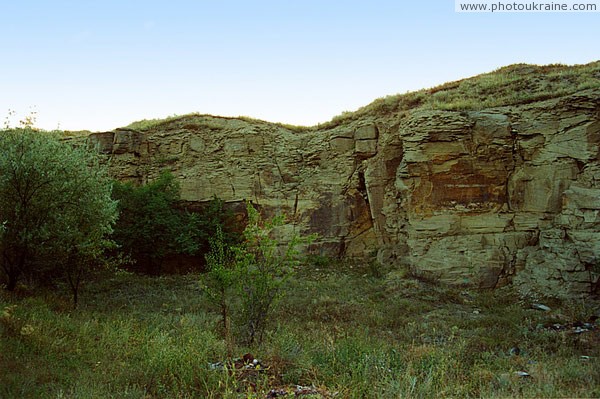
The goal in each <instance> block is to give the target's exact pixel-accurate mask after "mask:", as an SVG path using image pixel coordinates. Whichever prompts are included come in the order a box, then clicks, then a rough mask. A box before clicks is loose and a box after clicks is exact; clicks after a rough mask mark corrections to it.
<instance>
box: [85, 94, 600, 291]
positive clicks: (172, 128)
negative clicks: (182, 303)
mask: <svg viewBox="0 0 600 399" xmlns="http://www.w3.org/2000/svg"><path fill="white" fill-rule="evenodd" d="M90 142H91V143H92V144H94V145H97V146H98V148H99V150H100V151H101V152H102V153H104V154H107V156H109V157H110V158H111V163H110V165H111V170H112V173H113V174H114V175H115V176H117V177H118V178H120V179H127V180H133V181H137V182H140V183H144V182H146V181H148V180H150V179H153V178H155V177H156V176H157V174H158V173H159V170H161V169H165V168H166V169H169V170H171V171H172V172H173V173H174V174H175V176H176V177H177V178H178V179H179V180H180V182H181V187H182V196H183V199H185V200H187V201H207V200H210V199H211V197H212V196H213V195H217V196H218V197H220V198H222V199H224V200H226V201H228V202H237V201H243V200H252V201H253V202H254V203H256V204H258V205H260V206H261V209H263V210H265V211H266V212H267V213H280V212H283V213H286V214H287V215H289V217H290V225H289V228H292V227H294V228H296V229H300V230H301V231H304V232H316V233H319V235H320V238H319V240H318V241H317V243H316V244H315V247H314V248H313V250H314V251H317V252H319V253H321V254H324V255H330V256H345V257H363V256H369V255H373V254H375V253H376V254H377V256H378V259H379V261H380V262H382V263H388V264H389V263H393V264H397V265H405V266H407V267H409V268H411V270H412V271H413V272H414V273H417V274H421V275H423V276H426V277H429V278H434V279H438V280H441V281H442V282H446V283H450V284H469V285H474V286H478V287H497V286H500V285H504V284H507V283H509V282H513V283H514V284H517V285H519V286H520V287H521V288H522V290H533V291H539V292H542V293H544V294H552V295H556V296H573V295H585V294H589V293H590V292H592V291H593V290H595V289H596V288H595V287H596V284H597V280H598V276H597V272H598V268H599V266H598V265H599V262H600V260H599V259H600V216H599V212H600V162H599V159H600V149H599V143H600V90H597V89H590V90H584V91H581V92H579V93H578V94H576V95H570V96H566V97H560V98H556V99H551V100H546V101H540V102H535V103H532V104H528V105H521V106H508V107H498V108H491V109H486V110H482V111H467V112H450V111H432V110H422V109H418V108H417V109H415V110H413V111H410V112H408V113H403V114H397V115H393V114H392V115H389V114H388V115H385V116H381V115H380V116H377V115H366V116H363V117H362V118H360V119H358V120H354V121H349V122H347V123H345V124H341V125H339V126H337V127H334V128H329V129H321V130H319V129H313V130H308V131H305V132H294V131H292V130H289V129H287V128H285V127H282V126H279V125H275V124H269V123H265V122H257V121H246V120H241V119H229V118H217V117H210V116H189V117H182V118H181V119H174V120H171V121H167V122H164V123H163V124H162V125H159V126H156V127H154V128H150V129H147V130H145V131H133V130H124V129H119V130H116V131H114V132H107V133H96V134H92V135H91V136H90Z"/></svg>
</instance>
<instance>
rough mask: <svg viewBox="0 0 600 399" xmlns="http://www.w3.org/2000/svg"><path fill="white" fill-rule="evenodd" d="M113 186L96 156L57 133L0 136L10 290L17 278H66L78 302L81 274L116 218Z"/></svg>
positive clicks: (26, 130) (1, 249) (0, 246)
mask: <svg viewBox="0 0 600 399" xmlns="http://www.w3.org/2000/svg"><path fill="white" fill-rule="evenodd" d="M111 187H112V185H111V182H110V180H109V178H108V174H107V173H106V170H105V169H104V168H102V167H101V166H100V165H99V164H98V160H97V158H96V155H95V154H94V153H92V152H91V151H89V150H88V149H86V148H85V147H83V146H73V145H70V144H67V143H65V142H64V141H63V140H61V137H60V135H59V134H58V133H56V132H43V131H37V130H35V129H33V128H32V127H30V126H25V127H23V128H17V129H5V130H2V131H0V224H2V225H3V232H2V234H1V235H0V253H1V256H2V258H1V260H0V262H1V266H2V271H3V273H4V276H5V279H6V284H7V289H8V290H14V288H15V287H16V284H17V282H18V280H19V279H20V278H22V277H27V278H29V279H31V280H40V279H41V278H42V277H44V278H45V277H48V276H50V277H52V278H54V277H56V276H66V277H67V279H68V280H69V281H70V282H71V281H72V282H73V284H71V289H72V290H73V297H74V301H76V300H77V289H78V287H79V282H80V280H81V275H82V273H83V271H84V270H85V269H86V268H87V267H88V266H89V265H90V263H89V260H90V259H93V258H95V257H97V256H98V255H99V254H100V253H101V252H102V250H103V248H104V247H105V245H106V243H107V241H106V237H107V235H108V234H110V232H111V231H112V225H113V223H114V221H115V219H116V215H117V213H116V203H115V202H114V201H113V200H112V199H111ZM75 270H76V271H77V272H76V273H74V271H75Z"/></svg>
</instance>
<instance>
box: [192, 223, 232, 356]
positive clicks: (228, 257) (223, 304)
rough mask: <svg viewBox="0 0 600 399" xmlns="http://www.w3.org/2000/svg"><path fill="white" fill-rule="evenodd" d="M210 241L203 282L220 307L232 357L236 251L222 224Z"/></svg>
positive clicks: (227, 345)
mask: <svg viewBox="0 0 600 399" xmlns="http://www.w3.org/2000/svg"><path fill="white" fill-rule="evenodd" d="M209 243H210V251H209V252H208V253H207V254H206V255H205V258H206V273H204V274H203V275H202V278H201V284H202V288H203V289H204V292H205V293H206V294H207V295H208V298H209V299H210V300H211V301H212V302H213V304H215V305H216V306H217V307H218V310H219V314H220V316H221V322H222V323H223V338H224V339H225V344H226V347H227V356H228V357H231V355H232V353H233V339H232V335H231V317H230V312H231V307H232V301H233V300H234V298H235V288H236V285H237V283H238V278H237V275H238V270H237V267H236V266H237V265H236V262H235V252H234V248H233V247H232V246H230V245H228V244H227V242H226V238H225V235H224V233H223V228H222V227H221V226H217V227H216V231H215V234H214V236H213V237H211V238H210V239H209Z"/></svg>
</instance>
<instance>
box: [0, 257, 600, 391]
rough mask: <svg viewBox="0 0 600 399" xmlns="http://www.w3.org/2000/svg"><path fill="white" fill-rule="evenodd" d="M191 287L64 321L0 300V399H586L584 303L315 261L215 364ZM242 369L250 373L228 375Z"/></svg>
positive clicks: (122, 277) (51, 309) (100, 288)
mask: <svg viewBox="0 0 600 399" xmlns="http://www.w3.org/2000/svg"><path fill="white" fill-rule="evenodd" d="M199 278H200V276H199V275H196V274H190V275H185V276H164V277H151V276H143V275H135V274H131V273H124V272H120V273H117V274H104V275H98V276H97V279H96V281H95V282H94V283H93V284H88V285H86V286H85V287H84V291H85V292H84V293H83V294H84V295H82V299H81V304H80V307H79V309H78V310H77V311H76V312H73V311H72V309H71V307H70V305H69V304H68V303H67V302H66V301H64V299H63V298H62V297H61V296H60V295H57V294H56V293H53V292H49V291H46V292H40V293H38V294H33V293H28V292H20V293H19V295H18V296H14V295H8V294H7V293H6V292H2V293H1V294H0V342H1V344H2V347H1V349H2V350H1V352H0V353H1V356H0V369H1V370H2V373H0V397H3V398H4V397H6V398H13V397H14V398H17V397H18V398H82V399H83V398H135V399H142V398H265V397H267V395H268V393H269V392H270V391H272V390H276V391H279V392H281V391H285V392H289V394H288V395H287V396H284V397H294V392H295V391H296V390H297V389H298V386H301V387H304V388H305V390H304V391H305V392H313V393H312V394H311V395H308V394H307V395H306V396H299V397H306V398H313V399H315V398H373V399H375V398H431V397H464V398H467V397H473V398H475V397H485V398H506V397H547V398H550V397H579V398H585V397H590V398H591V397H598V396H599V395H600V361H599V359H600V352H599V348H600V347H599V346H598V342H599V339H600V336H599V332H598V329H596V330H591V331H585V332H581V333H575V332H574V331H577V330H575V329H573V328H572V327H570V325H571V324H572V323H575V322H577V321H586V320H587V318H589V316H590V315H591V314H592V312H593V307H592V306H591V305H592V304H591V303H585V302H577V301H575V302H571V303H562V304H561V303H558V302H551V303H549V302H547V303H546V304H548V305H550V307H551V308H552V310H551V311H549V312H544V311H540V310H536V309H532V308H531V306H530V303H529V302H527V301H522V300H521V299H519V298H518V296H516V295H514V294H513V293H512V292H511V290H510V289H502V290H498V291H495V292H476V291H468V290H463V289H450V288H444V287H440V286H437V285H435V284H431V283H429V282H425V281H420V280H416V279H413V278H411V277H410V276H403V275H401V274H398V273H396V272H392V273H381V274H380V273H374V272H373V268H372V267H371V266H369V265H367V264H360V263H358V264H356V263H355V264H352V263H336V262H334V261H329V262H324V261H320V262H319V264H318V266H316V265H314V264H306V265H303V266H302V267H301V268H298V269H297V273H296V275H295V278H293V279H289V280H287V281H286V283H285V285H284V287H283V288H284V289H285V292H286V295H285V296H284V297H282V299H281V302H280V304H279V305H280V306H278V307H277V308H276V309H275V310H274V312H273V313H272V314H271V316H270V317H269V319H268V320H267V322H268V323H269V329H268V332H267V333H266V334H265V337H264V339H263V342H262V343H260V344H254V345H252V346H246V345H245V344H243V343H239V342H238V343H236V344H235V345H234V346H233V348H232V351H233V355H234V359H232V362H231V363H228V358H227V348H226V344H225V341H224V340H223V338H222V336H221V324H220V322H219V321H220V318H219V315H218V314H217V313H215V312H214V311H213V310H212V309H213V307H212V303H211V302H210V301H209V299H208V298H207V297H206V296H205V295H203V294H202V288H201V286H200V285H199V284H198V281H199ZM558 326H564V329H560V328H559V327H558ZM247 353H251V354H252V355H253V357H254V358H255V359H257V360H258V361H259V364H260V365H261V366H260V368H258V369H257V368H251V367H250V366H249V365H247V364H245V363H243V362H241V361H240V362H239V363H234V360H235V358H240V359H241V358H242V356H243V355H244V354H247ZM235 364H240V368H236V367H235ZM228 365H231V366H230V367H229V366H228ZM520 373H527V374H528V375H529V376H525V374H520Z"/></svg>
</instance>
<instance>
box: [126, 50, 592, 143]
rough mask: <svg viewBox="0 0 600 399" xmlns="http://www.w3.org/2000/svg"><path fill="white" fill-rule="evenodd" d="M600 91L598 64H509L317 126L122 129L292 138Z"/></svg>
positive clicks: (197, 118)
mask: <svg viewBox="0 0 600 399" xmlns="http://www.w3.org/2000/svg"><path fill="white" fill-rule="evenodd" d="M598 88H600V61H596V62H592V63H589V64H585V65H573V66H567V65H561V64H552V65H543V66H539V65H528V64H515V65H510V66H506V67H503V68H499V69H497V70H495V71H493V72H490V73H484V74H481V75H477V76H473V77H471V78H467V79H462V80H458V81H455V82H449V83H445V84H442V85H439V86H436V87H433V88H429V89H423V90H418V91H415V92H410V93H406V94H395V95H389V96H386V97H381V98H378V99H376V100H375V101H373V102H372V103H370V104H368V105H366V106H364V107H362V108H360V109H358V110H356V111H353V112H348V111H347V112H343V113H342V114H341V115H338V116H335V117H334V118H333V119H332V120H331V121H329V122H325V123H322V124H319V125H317V126H311V127H307V126H294V125H288V124H282V123H269V122H265V121H262V120H258V119H254V118H250V117H247V116H240V117H237V118H233V117H221V116H211V115H202V114H198V113H192V114H188V115H179V116H178V115H174V116H171V117H168V118H164V119H148V120H146V119H144V120H141V121H137V122H133V123H131V124H130V125H128V126H126V127H125V129H133V130H140V131H165V130H176V129H188V130H198V129H209V130H210V129H222V128H223V127H224V124H225V123H226V122H227V121H232V120H235V121H244V122H247V123H250V124H253V125H265V126H278V127H280V128H283V129H287V130H289V131H291V132H295V133H303V132H309V131H316V130H324V129H331V128H334V127H336V126H339V125H343V124H346V123H350V122H352V121H356V120H358V119H360V118H364V117H368V116H370V117H372V116H390V115H395V116H400V117H402V116H403V115H406V114H407V113H408V112H410V111H411V110H414V109H426V110H446V111H473V110H481V109H486V108H493V107H500V106H510V105H520V104H529V103H532V102H535V101H542V100H547V99H551V98H558V97H561V96H566V95H571V94H574V93H577V92H580V91H582V90H586V89H598Z"/></svg>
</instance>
